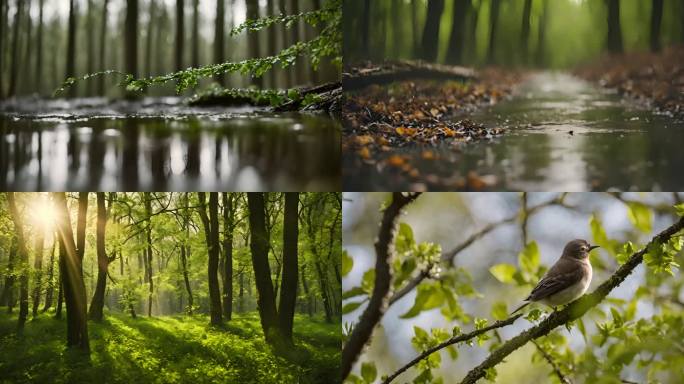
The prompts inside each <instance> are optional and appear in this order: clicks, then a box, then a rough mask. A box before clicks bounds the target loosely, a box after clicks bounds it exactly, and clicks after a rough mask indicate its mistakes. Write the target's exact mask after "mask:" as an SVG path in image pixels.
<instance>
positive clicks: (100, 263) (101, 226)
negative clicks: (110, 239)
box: [88, 192, 111, 321]
mask: <svg viewBox="0 0 684 384" xmlns="http://www.w3.org/2000/svg"><path fill="white" fill-rule="evenodd" d="M110 204H111V202H110ZM106 227H107V213H106V210H105V194H104V192H97V227H96V233H95V238H96V244H97V285H96V287H95V293H93V298H92V300H91V302H90V312H89V313H88V316H89V318H90V319H91V320H95V321H102V309H103V307H104V298H105V289H106V287H107V270H108V269H109V258H108V257H107V253H106V250H105V230H106Z"/></svg>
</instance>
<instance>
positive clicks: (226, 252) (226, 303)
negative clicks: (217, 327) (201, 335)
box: [222, 192, 235, 320]
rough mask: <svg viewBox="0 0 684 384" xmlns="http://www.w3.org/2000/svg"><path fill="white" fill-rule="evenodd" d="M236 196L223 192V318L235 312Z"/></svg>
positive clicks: (227, 318)
mask: <svg viewBox="0 0 684 384" xmlns="http://www.w3.org/2000/svg"><path fill="white" fill-rule="evenodd" d="M233 201H234V196H232V195H231V196H228V193H226V192H223V231H224V233H223V305H222V308H223V316H225V318H226V320H230V319H231V316H232V312H233V231H234V230H235V207H234V206H233Z"/></svg>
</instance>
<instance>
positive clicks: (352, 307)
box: [342, 301, 363, 315]
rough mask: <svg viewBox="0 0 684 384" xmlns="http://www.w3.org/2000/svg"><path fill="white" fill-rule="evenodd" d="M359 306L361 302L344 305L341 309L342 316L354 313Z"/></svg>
mask: <svg viewBox="0 0 684 384" xmlns="http://www.w3.org/2000/svg"><path fill="white" fill-rule="evenodd" d="M361 304H363V301H354V302H351V303H347V304H345V305H344V306H343V307H342V314H343V315H346V314H347V313H350V312H353V311H355V310H356V308H358V307H360V306H361Z"/></svg>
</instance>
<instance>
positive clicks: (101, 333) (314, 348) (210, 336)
mask: <svg viewBox="0 0 684 384" xmlns="http://www.w3.org/2000/svg"><path fill="white" fill-rule="evenodd" d="M16 321H17V320H16V313H15V314H12V315H9V314H7V311H6V308H2V309H0V345H2V351H1V352H0V383H27V382H40V383H43V382H53V383H94V382H97V383H307V384H308V383H311V384H314V383H330V382H334V381H336V380H338V377H339V359H340V345H341V333H340V325H339V324H334V323H333V324H327V323H325V322H324V321H323V320H321V319H318V318H313V319H311V318H308V317H306V316H302V315H295V320H294V342H295V348H294V352H292V353H290V354H288V358H287V359H286V358H284V357H282V356H279V355H276V354H275V353H274V352H273V349H272V347H271V346H269V345H268V344H267V343H266V342H265V341H264V338H263V333H262V330H261V325H260V323H259V316H258V314H257V313H246V314H236V315H234V318H233V319H232V320H231V321H229V322H225V323H224V325H223V326H222V327H220V328H217V327H211V326H209V318H208V316H207V315H195V316H160V317H153V318H146V317H138V318H137V319H133V318H130V317H129V316H126V315H123V314H117V313H107V312H106V313H105V319H104V320H103V321H102V322H101V323H97V322H89V324H88V325H89V334H90V343H91V357H90V359H89V360H88V359H87V357H84V356H82V355H79V353H78V352H71V351H69V350H67V349H66V347H65V345H64V339H65V333H66V321H65V320H63V319H62V320H60V319H55V318H54V316H53V313H47V314H41V315H39V316H38V317H37V318H35V319H33V320H29V322H27V324H26V328H25V330H24V332H23V335H17V333H16Z"/></svg>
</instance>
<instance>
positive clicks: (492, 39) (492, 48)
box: [487, 0, 501, 64]
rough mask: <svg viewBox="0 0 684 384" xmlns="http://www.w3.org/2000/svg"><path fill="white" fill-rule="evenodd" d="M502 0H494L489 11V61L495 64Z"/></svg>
mask: <svg viewBox="0 0 684 384" xmlns="http://www.w3.org/2000/svg"><path fill="white" fill-rule="evenodd" d="M500 6H501V0H492V8H491V10H490V13H489V49H488V51H487V62H488V63H489V64H494V62H495V61H496V58H495V57H494V56H495V55H496V37H497V36H496V35H497V32H498V30H499V8H500Z"/></svg>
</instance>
